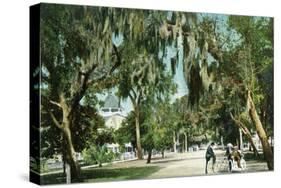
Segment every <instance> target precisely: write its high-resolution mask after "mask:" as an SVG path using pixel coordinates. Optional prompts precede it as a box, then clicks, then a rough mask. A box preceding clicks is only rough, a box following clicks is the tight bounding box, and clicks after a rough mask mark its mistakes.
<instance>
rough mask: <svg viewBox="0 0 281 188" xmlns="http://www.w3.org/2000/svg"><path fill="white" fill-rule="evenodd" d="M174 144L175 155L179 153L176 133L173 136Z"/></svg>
mask: <svg viewBox="0 0 281 188" xmlns="http://www.w3.org/2000/svg"><path fill="white" fill-rule="evenodd" d="M173 143H174V153H177V140H176V132H175V131H174V134H173Z"/></svg>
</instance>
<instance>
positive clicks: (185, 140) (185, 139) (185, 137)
mask: <svg viewBox="0 0 281 188" xmlns="http://www.w3.org/2000/svg"><path fill="white" fill-rule="evenodd" d="M183 134H184V152H185V153H186V152H187V135H186V133H183Z"/></svg>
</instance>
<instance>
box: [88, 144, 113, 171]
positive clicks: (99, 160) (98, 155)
mask: <svg viewBox="0 0 281 188" xmlns="http://www.w3.org/2000/svg"><path fill="white" fill-rule="evenodd" d="M82 155H83V159H84V161H85V162H86V163H87V164H98V165H99V167H102V164H103V163H109V162H112V161H113V160H114V159H115V158H116V154H115V153H113V152H112V151H108V150H107V148H106V147H105V146H94V145H93V146H91V147H90V148H88V149H85V150H83V152H82Z"/></svg>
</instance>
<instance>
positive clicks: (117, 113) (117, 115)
mask: <svg viewBox="0 0 281 188" xmlns="http://www.w3.org/2000/svg"><path fill="white" fill-rule="evenodd" d="M100 115H101V116H102V117H103V118H104V120H105V126H106V127H107V128H112V129H114V130H116V129H119V128H120V127H121V124H122V121H123V120H124V119H126V115H125V113H124V109H123V108H122V107H121V105H120V103H119V102H118V100H117V98H116V97H115V96H114V95H112V93H109V94H108V96H107V97H106V98H105V103H104V106H103V107H102V108H101V109H100ZM106 147H107V148H108V149H110V150H111V151H113V152H119V144H118V143H107V144H106ZM125 150H126V151H125V153H123V154H122V155H123V158H124V159H128V158H132V157H134V152H133V147H132V145H131V143H127V144H125Z"/></svg>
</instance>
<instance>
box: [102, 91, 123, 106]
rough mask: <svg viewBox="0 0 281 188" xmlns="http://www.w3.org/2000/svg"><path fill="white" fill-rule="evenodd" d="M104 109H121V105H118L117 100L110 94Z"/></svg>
mask: <svg viewBox="0 0 281 188" xmlns="http://www.w3.org/2000/svg"><path fill="white" fill-rule="evenodd" d="M103 108H120V105H119V104H118V100H117V98H116V97H115V96H114V95H112V94H111V93H109V94H108V95H107V97H106V98H105V101H104V106H103Z"/></svg>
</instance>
